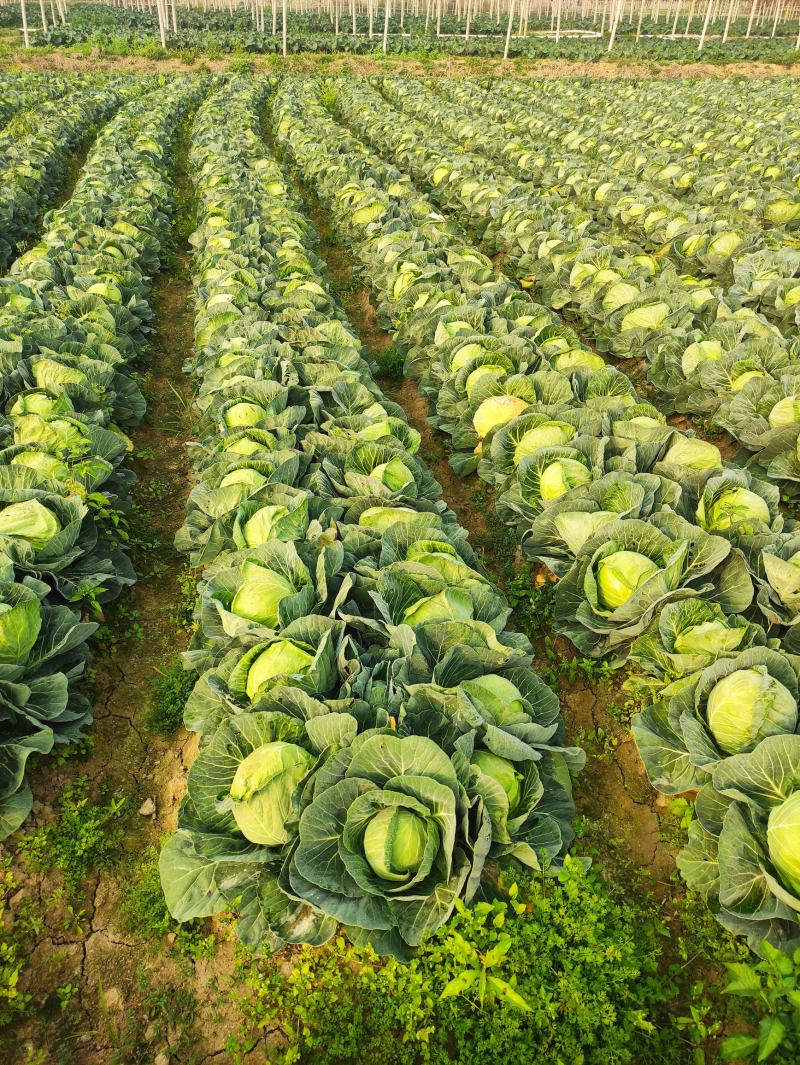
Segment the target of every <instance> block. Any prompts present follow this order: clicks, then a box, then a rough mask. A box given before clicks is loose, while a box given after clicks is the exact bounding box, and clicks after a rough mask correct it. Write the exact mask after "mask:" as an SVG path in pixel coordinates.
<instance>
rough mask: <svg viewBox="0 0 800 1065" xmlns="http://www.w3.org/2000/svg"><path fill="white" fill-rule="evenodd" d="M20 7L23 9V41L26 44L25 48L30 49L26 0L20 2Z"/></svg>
mask: <svg viewBox="0 0 800 1065" xmlns="http://www.w3.org/2000/svg"><path fill="white" fill-rule="evenodd" d="M19 6H20V8H21V9H22V39H23V41H24V42H25V47H26V48H30V46H31V39H30V36H29V34H28V12H27V11H26V10H25V0H19Z"/></svg>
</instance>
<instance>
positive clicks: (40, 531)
mask: <svg viewBox="0 0 800 1065" xmlns="http://www.w3.org/2000/svg"><path fill="white" fill-rule="evenodd" d="M59 531H60V526H59V522H58V518H57V517H56V516H55V514H53V512H52V511H51V510H48V508H47V507H46V506H44V504H43V503H40V502H39V500H38V499H26V500H24V501H23V502H21V503H9V504H8V506H6V507H3V509H2V510H0V536H13V537H15V538H17V539H19V540H26V541H27V542H28V543H29V544H30V545H31V547H33V548H35V549H36V550H41V548H43V547H46V546H47V544H48V543H49V542H50V541H51V540H52V539H53V537H54V536H55V535H56V533H58V532H59Z"/></svg>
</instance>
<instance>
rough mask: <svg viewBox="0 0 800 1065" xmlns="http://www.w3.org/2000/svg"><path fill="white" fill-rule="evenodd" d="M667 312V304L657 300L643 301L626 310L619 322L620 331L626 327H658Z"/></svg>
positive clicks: (662, 322)
mask: <svg viewBox="0 0 800 1065" xmlns="http://www.w3.org/2000/svg"><path fill="white" fill-rule="evenodd" d="M668 314H669V304H668V303H663V302H659V301H658V300H656V301H654V302H652V303H645V304H643V305H642V306H641V307H634V309H633V310H632V311H628V313H627V314H626V315H625V317H624V318H623V319H622V323H621V324H620V332H622V333H624V332H625V331H626V330H627V329H660V328H661V326H662V325H663V324H664V321H665V319H666V318H667V316H668Z"/></svg>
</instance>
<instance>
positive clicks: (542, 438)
mask: <svg viewBox="0 0 800 1065" xmlns="http://www.w3.org/2000/svg"><path fill="white" fill-rule="evenodd" d="M574 435H575V430H574V428H573V427H572V426H571V425H570V424H569V423H568V422H557V421H552V422H542V424H541V425H537V426H535V427H534V428H533V429H529V430H528V431H527V433H524V434H523V435H522V436H521V437H520V438H519V440H518V441H517V446H516V447H515V448H514V463H515V465H519V463H520V462H522V460H523V459H524V458H525V456H526V455H532V454H533V453H534V451H538V449H539V448H540V447H560V446H561V445H562V444H566V443H567V442H568V441H570V440H571V439H572V438H573V436H574Z"/></svg>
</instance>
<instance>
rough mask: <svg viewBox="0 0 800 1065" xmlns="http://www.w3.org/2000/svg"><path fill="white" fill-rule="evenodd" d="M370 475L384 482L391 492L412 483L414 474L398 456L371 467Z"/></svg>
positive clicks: (400, 490) (398, 490) (400, 489)
mask: <svg viewBox="0 0 800 1065" xmlns="http://www.w3.org/2000/svg"><path fill="white" fill-rule="evenodd" d="M371 476H372V477H374V478H375V479H376V480H378V481H380V482H381V483H382V484H385V485H386V487H387V488H389V489H390V490H391V491H392V492H402V490H403V489H404V488H407V487H408V485H410V484H413V483H414V474H413V473H412V472H411V470H410V469H409V468H408V466H406V464H405V463H404V462H403V460H402V459H399V458H394V459H389V461H388V462H381V463H379V465H377V466H376V467H375V468H374V469H373V471H372V474H371Z"/></svg>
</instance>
